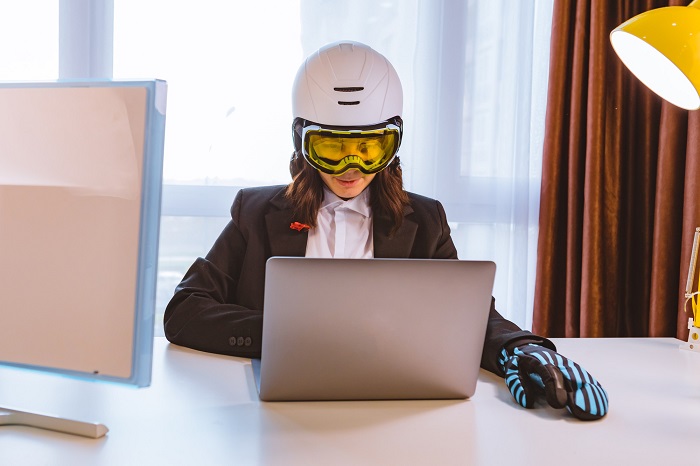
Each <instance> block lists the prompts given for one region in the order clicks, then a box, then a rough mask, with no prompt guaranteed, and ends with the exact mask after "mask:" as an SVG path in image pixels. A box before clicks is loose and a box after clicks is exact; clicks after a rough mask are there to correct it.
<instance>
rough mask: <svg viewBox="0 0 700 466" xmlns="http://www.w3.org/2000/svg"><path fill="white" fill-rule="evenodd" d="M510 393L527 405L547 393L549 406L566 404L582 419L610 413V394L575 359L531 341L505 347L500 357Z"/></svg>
mask: <svg viewBox="0 0 700 466" xmlns="http://www.w3.org/2000/svg"><path fill="white" fill-rule="evenodd" d="M499 363H500V364H501V366H502V368H503V371H504V372H505V381H506V385H507V386H508V389H509V390H510V393H511V394H512V395H513V397H514V398H515V401H517V402H518V403H519V404H520V405H521V406H523V407H524V408H533V407H534V406H535V400H536V399H537V398H539V397H540V396H542V395H544V397H545V398H546V400H547V403H549V405H550V406H552V407H554V408H564V407H566V408H567V409H568V410H569V411H570V412H571V414H573V415H574V416H576V417H577V418H579V419H583V420H586V421H592V420H595V419H600V418H601V417H603V416H605V414H607V412H608V394H607V393H606V392H605V389H603V387H602V386H601V385H600V384H599V383H598V381H597V380H596V379H594V378H593V376H591V374H589V373H588V372H586V371H585V370H584V369H583V368H582V367H581V366H579V365H578V364H576V363H575V362H573V361H571V360H569V359H567V358H565V357H564V356H562V355H561V354H559V353H557V352H555V351H552V350H550V349H548V348H545V347H544V346H539V345H534V344H532V343H530V344H527V345H522V346H516V347H515V348H514V349H513V350H512V352H511V353H508V351H506V350H505V349H503V350H502V351H501V357H500V358H499Z"/></svg>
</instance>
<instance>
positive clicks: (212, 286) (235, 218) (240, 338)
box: [163, 191, 263, 357]
mask: <svg viewBox="0 0 700 466" xmlns="http://www.w3.org/2000/svg"><path fill="white" fill-rule="evenodd" d="M241 204H242V192H241V191H239V193H238V195H237V196H236V199H235V201H234V203H233V206H232V208H231V214H232V219H231V221H230V222H229V224H228V225H227V226H226V228H224V230H223V231H222V233H221V235H220V236H219V238H218V239H217V240H216V242H215V243H214V246H213V247H212V249H211V250H210V251H209V253H208V254H207V256H206V258H201V257H200V258H198V259H197V260H196V261H195V262H194V264H192V266H191V267H190V269H189V270H188V271H187V273H186V274H185V276H184V278H183V280H182V282H181V283H180V284H179V285H178V286H177V288H176V289H175V294H174V295H173V297H172V299H171V300H170V303H168V306H167V307H166V309H165V316H164V321H163V324H164V330H165V336H166V338H167V339H168V340H169V341H170V342H172V343H175V344H177V345H182V346H187V347H190V348H194V349H198V350H201V351H207V352H210V353H219V354H228V355H233V356H241V357H259V356H260V349H261V342H262V315H263V313H262V309H248V308H246V307H244V306H241V305H240V304H238V303H240V301H239V299H238V296H237V289H238V285H239V283H238V282H239V279H240V275H241V270H242V268H243V261H244V258H245V254H246V248H247V238H246V237H245V236H244V235H243V234H242V233H241V230H240V228H239V223H240V217H241Z"/></svg>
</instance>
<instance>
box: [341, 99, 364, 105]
mask: <svg viewBox="0 0 700 466" xmlns="http://www.w3.org/2000/svg"><path fill="white" fill-rule="evenodd" d="M338 105H360V101H359V100H353V101H351V102H347V101H343V100H339V101H338Z"/></svg>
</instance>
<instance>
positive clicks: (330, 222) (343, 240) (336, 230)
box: [306, 187, 374, 259]
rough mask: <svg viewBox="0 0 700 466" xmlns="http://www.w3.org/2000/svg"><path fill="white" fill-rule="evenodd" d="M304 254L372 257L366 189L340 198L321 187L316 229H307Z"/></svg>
mask: <svg viewBox="0 0 700 466" xmlns="http://www.w3.org/2000/svg"><path fill="white" fill-rule="evenodd" d="M306 257H335V258H349V259H369V258H372V257H374V242H373V240H372V209H371V208H370V206H369V190H368V189H365V190H364V191H362V192H361V193H360V194H359V195H358V196H355V197H353V198H352V199H348V200H347V201H344V200H343V199H341V198H339V197H338V196H336V195H335V194H333V192H331V191H330V190H329V189H327V188H326V187H324V188H323V201H322V202H321V207H320V208H319V209H318V216H317V217H316V228H312V229H311V230H309V239H308V241H307V243H306Z"/></svg>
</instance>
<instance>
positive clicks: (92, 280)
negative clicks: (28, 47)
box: [0, 80, 166, 402]
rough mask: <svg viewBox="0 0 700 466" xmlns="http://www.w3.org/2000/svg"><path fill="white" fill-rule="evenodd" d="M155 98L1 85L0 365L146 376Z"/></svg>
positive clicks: (63, 86)
mask: <svg viewBox="0 0 700 466" xmlns="http://www.w3.org/2000/svg"><path fill="white" fill-rule="evenodd" d="M165 101H166V84H165V82H164V81H160V80H146V81H105V80H102V81H75V82H68V81H56V82H48V83H0V300H1V301H0V364H5V365H11V366H17V367H21V368H28V369H35V370H42V371H50V372H55V373H59V374H64V375H69V376H75V377H80V378H87V379H91V380H100V381H110V382H118V383H124V384H130V385H134V386H139V387H144V386H148V385H149V384H150V379H151V360H152V348H153V346H152V345H153V326H154V322H153V319H154V306H155V290H156V273H157V259H158V232H159V225H160V196H161V181H162V160H163V138H164V132H165ZM0 402H1V400H0Z"/></svg>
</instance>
